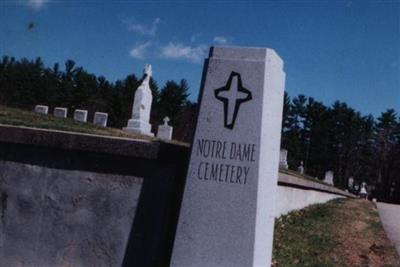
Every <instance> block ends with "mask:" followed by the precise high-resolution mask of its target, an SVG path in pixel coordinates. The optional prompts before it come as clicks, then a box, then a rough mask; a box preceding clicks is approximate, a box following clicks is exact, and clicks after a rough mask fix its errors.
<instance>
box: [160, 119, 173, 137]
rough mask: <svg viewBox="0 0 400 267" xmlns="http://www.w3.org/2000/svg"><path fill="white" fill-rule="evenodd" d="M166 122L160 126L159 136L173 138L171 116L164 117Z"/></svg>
mask: <svg viewBox="0 0 400 267" xmlns="http://www.w3.org/2000/svg"><path fill="white" fill-rule="evenodd" d="M163 121H164V124H162V125H159V126H158V131H157V137H158V138H160V139H165V140H171V139H172V130H173V128H172V127H171V126H169V125H168V122H169V118H168V117H165V118H164V120H163Z"/></svg>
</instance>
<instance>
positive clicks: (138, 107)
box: [124, 64, 153, 136]
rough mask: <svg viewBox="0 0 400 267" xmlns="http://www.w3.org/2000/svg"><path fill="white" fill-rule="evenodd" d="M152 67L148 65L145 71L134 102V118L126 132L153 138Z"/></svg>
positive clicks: (129, 122)
mask: <svg viewBox="0 0 400 267" xmlns="http://www.w3.org/2000/svg"><path fill="white" fill-rule="evenodd" d="M151 75H152V70H151V65H148V64H146V65H145V67H144V70H143V81H142V83H141V84H140V86H139V87H138V89H137V90H136V93H135V99H134V101H133V108H132V118H131V119H130V120H129V121H128V125H127V127H125V128H124V130H125V131H129V132H135V133H140V134H144V135H150V136H153V133H152V132H151V124H150V123H149V122H150V112H151V103H152V101H153V95H152V93H151V90H150V78H151Z"/></svg>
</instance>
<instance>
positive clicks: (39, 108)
mask: <svg viewBox="0 0 400 267" xmlns="http://www.w3.org/2000/svg"><path fill="white" fill-rule="evenodd" d="M34 112H35V113H39V114H44V115H47V113H49V107H48V106H43V105H36V106H35V109H34Z"/></svg>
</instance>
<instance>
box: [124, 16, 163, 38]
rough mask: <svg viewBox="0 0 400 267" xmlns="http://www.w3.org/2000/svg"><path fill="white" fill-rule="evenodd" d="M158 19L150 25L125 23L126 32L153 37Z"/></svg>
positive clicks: (158, 22)
mask: <svg viewBox="0 0 400 267" xmlns="http://www.w3.org/2000/svg"><path fill="white" fill-rule="evenodd" d="M160 21H161V20H160V18H156V19H154V21H153V22H152V23H151V24H150V25H143V24H135V23H131V22H125V23H126V24H127V26H128V31H130V32H134V33H138V34H142V35H150V36H154V35H156V32H157V27H158V24H160Z"/></svg>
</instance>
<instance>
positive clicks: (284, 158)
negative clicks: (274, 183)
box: [279, 149, 289, 170]
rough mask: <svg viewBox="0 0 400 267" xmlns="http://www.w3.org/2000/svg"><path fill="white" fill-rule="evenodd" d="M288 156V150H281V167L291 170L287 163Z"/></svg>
mask: <svg viewBox="0 0 400 267" xmlns="http://www.w3.org/2000/svg"><path fill="white" fill-rule="evenodd" d="M287 154H288V151H287V150H286V149H281V153H280V157H279V167H280V168H282V169H286V170H287V169H288V168H289V165H288V163H287Z"/></svg>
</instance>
